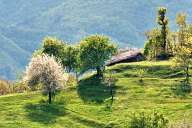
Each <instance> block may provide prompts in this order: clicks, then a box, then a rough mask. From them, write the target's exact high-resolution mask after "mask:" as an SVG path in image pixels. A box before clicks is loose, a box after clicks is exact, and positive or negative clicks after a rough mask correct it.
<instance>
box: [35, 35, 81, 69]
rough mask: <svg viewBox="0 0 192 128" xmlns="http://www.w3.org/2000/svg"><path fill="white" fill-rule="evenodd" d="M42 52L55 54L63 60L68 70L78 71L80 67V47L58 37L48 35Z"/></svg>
mask: <svg viewBox="0 0 192 128" xmlns="http://www.w3.org/2000/svg"><path fill="white" fill-rule="evenodd" d="M38 52H39V51H38ZM38 52H37V54H38ZM42 53H44V54H48V55H50V56H52V55H53V56H55V57H56V59H57V60H59V61H61V63H62V65H63V67H64V68H66V71H67V72H71V71H76V70H77V69H78V67H79V64H78V56H79V48H78V47H77V46H73V45H68V44H66V43H64V42H63V41H61V40H58V39H56V38H52V37H46V38H45V39H44V40H43V47H42V48H41V49H40V54H42Z"/></svg>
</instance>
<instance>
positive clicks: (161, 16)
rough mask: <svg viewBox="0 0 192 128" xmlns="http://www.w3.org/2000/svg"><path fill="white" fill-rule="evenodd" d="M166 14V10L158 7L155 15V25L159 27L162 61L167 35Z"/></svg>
mask: <svg viewBox="0 0 192 128" xmlns="http://www.w3.org/2000/svg"><path fill="white" fill-rule="evenodd" d="M166 12H167V9H166V8H164V7H160V8H159V9H158V14H157V23H158V24H159V25H160V26H161V40H160V46H161V48H162V49H161V50H162V51H161V52H162V54H160V57H162V59H164V57H166V56H164V55H166V52H167V51H166V50H167V49H166V48H167V35H168V18H167V17H166V16H165V15H166Z"/></svg>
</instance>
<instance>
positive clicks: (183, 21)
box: [176, 13, 187, 46]
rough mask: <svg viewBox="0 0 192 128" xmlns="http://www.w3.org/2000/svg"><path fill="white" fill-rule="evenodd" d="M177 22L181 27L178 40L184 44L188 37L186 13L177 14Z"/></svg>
mask: <svg viewBox="0 0 192 128" xmlns="http://www.w3.org/2000/svg"><path fill="white" fill-rule="evenodd" d="M176 23H177V25H178V27H179V32H178V41H179V45H180V46H183V45H184V43H185V41H186V40H185V39H186V37H185V36H186V32H187V24H186V14H185V13H178V14H177V16H176Z"/></svg>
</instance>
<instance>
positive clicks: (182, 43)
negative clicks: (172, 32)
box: [174, 13, 192, 85]
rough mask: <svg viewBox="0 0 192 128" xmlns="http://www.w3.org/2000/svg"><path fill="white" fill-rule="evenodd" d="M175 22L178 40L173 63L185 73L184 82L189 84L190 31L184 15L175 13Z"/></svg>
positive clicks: (190, 61) (191, 40)
mask: <svg viewBox="0 0 192 128" xmlns="http://www.w3.org/2000/svg"><path fill="white" fill-rule="evenodd" d="M176 21H177V24H178V26H179V32H178V38H179V39H178V41H179V45H178V46H177V49H176V51H177V52H176V56H175V59H174V61H175V65H176V66H178V67H180V68H182V69H183V71H184V73H185V82H186V84H187V85H188V84H189V76H190V75H189V68H190V65H191V64H192V33H190V27H188V25H187V24H186V15H185V14H183V13H179V14H177V19H176Z"/></svg>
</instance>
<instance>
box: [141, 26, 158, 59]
mask: <svg viewBox="0 0 192 128" xmlns="http://www.w3.org/2000/svg"><path fill="white" fill-rule="evenodd" d="M160 34H161V33H160V31H159V30H158V29H157V28H155V29H152V30H151V31H147V32H145V36H146V37H147V42H146V43H145V47H144V55H145V56H146V58H147V59H148V60H152V59H156V57H157V56H158V55H159V54H160V51H161V49H160V39H161V37H160Z"/></svg>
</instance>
